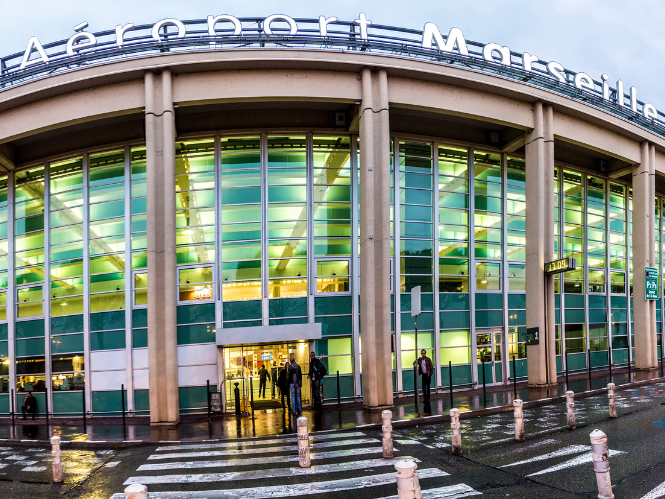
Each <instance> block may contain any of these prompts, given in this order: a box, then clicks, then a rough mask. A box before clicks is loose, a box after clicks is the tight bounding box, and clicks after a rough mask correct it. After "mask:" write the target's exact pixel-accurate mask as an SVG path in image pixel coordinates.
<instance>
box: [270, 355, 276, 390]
mask: <svg viewBox="0 0 665 499" xmlns="http://www.w3.org/2000/svg"><path fill="white" fill-rule="evenodd" d="M270 381H272V398H275V385H276V384H277V363H276V362H275V361H274V360H273V361H272V367H271V368H270Z"/></svg>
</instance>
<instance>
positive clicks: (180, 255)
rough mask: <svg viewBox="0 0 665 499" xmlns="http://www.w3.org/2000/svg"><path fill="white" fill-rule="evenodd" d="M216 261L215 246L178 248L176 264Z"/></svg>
mask: <svg viewBox="0 0 665 499" xmlns="http://www.w3.org/2000/svg"><path fill="white" fill-rule="evenodd" d="M214 261H215V245H214V244H197V245H195V246H178V247H177V248H176V263H177V264H178V265H180V264H192V263H210V262H214Z"/></svg>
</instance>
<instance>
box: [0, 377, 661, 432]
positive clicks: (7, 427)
mask: <svg viewBox="0 0 665 499" xmlns="http://www.w3.org/2000/svg"><path fill="white" fill-rule="evenodd" d="M656 375H657V374H656ZM613 381H614V383H615V384H617V385H620V384H623V383H627V382H628V375H627V374H626V373H623V374H615V375H614V377H613ZM608 382H609V379H608V377H607V376H600V377H596V378H593V379H592V380H591V381H589V380H588V379H576V380H572V379H571V381H570V383H569V385H568V388H569V389H570V390H573V391H574V392H576V393H578V392H583V391H587V390H589V389H600V388H604V387H606V386H607V383H608ZM566 388H567V387H566V384H565V382H561V383H559V384H558V386H556V387H550V388H527V387H526V386H524V385H522V386H520V387H518V390H517V393H518V397H520V398H521V399H522V400H524V401H529V400H538V399H544V398H550V397H556V396H562V395H563V394H564V393H565V392H566ZM652 392H653V394H655V395H653V394H652ZM617 395H618V396H617V410H620V409H622V408H626V407H632V405H634V404H641V403H643V401H648V399H651V398H653V397H654V396H662V395H663V386H661V385H643V386H640V387H635V388H632V389H628V390H623V391H618V392H617ZM601 398H602V397H601ZM588 400H589V401H593V400H596V398H592V399H588ZM512 402H513V387H512V386H510V385H506V386H501V387H495V388H493V389H491V391H488V393H487V395H486V396H485V397H484V398H483V394H482V391H480V390H474V391H470V392H456V393H455V394H454V403H455V407H456V408H458V409H459V410H460V411H462V412H464V411H472V410H479V409H483V408H490V407H497V406H504V407H505V406H508V407H510V406H512ZM588 403H589V404H592V402H588ZM577 404H578V405H580V408H581V409H580V412H579V413H578V416H577V417H578V424H584V423H585V418H586V414H585V412H584V411H585V410H586V409H583V408H582V407H583V406H585V404H587V403H586V402H583V400H579V401H578V402H577ZM626 404H627V405H626ZM395 405H396V406H395V409H394V411H393V421H400V420H409V419H413V418H416V417H417V413H416V410H415V406H414V403H413V402H412V401H409V399H400V398H396V399H395ZM601 405H602V404H601ZM421 407H422V404H421ZM450 408H451V407H450V399H449V396H448V394H447V392H445V391H443V392H441V393H438V394H433V396H432V401H431V410H432V414H433V415H447V414H448V413H449V411H450ZM511 414H512V413H511ZM530 414H534V412H533V410H531V409H529V410H525V423H526V424H527V425H529V424H531V425H532V426H533V428H534V431H548V429H550V428H552V427H554V426H552V425H555V426H556V425H559V423H560V422H559V418H563V424H564V425H565V411H563V412H562V411H561V409H560V407H558V405H553V406H545V407H541V408H539V409H538V414H540V415H541V416H539V419H536V420H531V419H529V418H530V417H532V416H530ZM427 415H428V414H422V416H427ZM302 416H304V417H306V418H307V419H308V420H309V429H310V431H324V430H331V429H343V428H353V427H356V426H362V425H366V424H381V413H380V412H366V411H364V410H363V408H362V405H361V404H353V405H352V406H349V405H346V406H344V405H343V406H342V410H341V412H338V411H337V408H336V407H335V406H334V405H333V406H326V408H325V410H324V411H310V410H305V411H303V413H302ZM506 417H507V416H506V415H505V414H496V415H493V416H489V417H488V418H486V421H487V422H488V423H487V425H486V426H485V429H487V430H498V429H499V427H501V428H503V430H505V431H504V434H505V435H508V434H509V433H510V431H509V426H507V425H511V424H512V421H504V419H505V418H506ZM131 419H132V418H128V421H131ZM508 419H510V418H508ZM88 421H90V422H91V424H88V425H86V426H85V427H84V426H77V425H51V426H49V427H47V426H46V425H45V424H44V422H41V423H40V424H32V422H31V424H26V425H23V424H19V423H20V422H21V421H20V420H17V421H16V425H15V426H11V423H9V422H8V421H7V419H4V420H2V422H0V439H12V440H48V439H49V438H50V437H51V436H53V435H58V436H60V437H61V438H62V440H63V441H81V442H82V441H136V440H140V441H176V440H183V441H196V440H207V439H227V438H245V437H263V436H271V435H279V434H286V433H294V432H295V429H296V424H295V417H294V416H293V415H292V414H290V413H288V412H287V413H285V412H284V410H282V409H269V410H263V411H256V412H255V415H254V417H252V416H240V417H237V416H235V415H225V416H214V417H213V419H212V421H211V423H208V422H207V421H206V420H204V421H193V422H192V421H191V420H190V421H188V420H187V419H185V420H184V421H183V422H181V424H180V425H179V426H177V427H150V426H149V425H148V424H127V425H126V426H124V427H123V425H122V424H114V423H111V424H109V422H108V418H106V420H105V421H104V423H103V424H100V423H95V419H94V418H91V419H89V420H88ZM555 421H556V424H555ZM473 424H474V423H473V420H463V423H462V431H470V430H469V429H470V428H473ZM444 426H445V425H444ZM511 431H512V430H511ZM474 434H475V435H476V436H475V437H474V438H478V439H482V438H483V437H482V436H481V434H480V433H477V432H475V431H474ZM491 438H492V437H489V436H488V437H487V439H491Z"/></svg>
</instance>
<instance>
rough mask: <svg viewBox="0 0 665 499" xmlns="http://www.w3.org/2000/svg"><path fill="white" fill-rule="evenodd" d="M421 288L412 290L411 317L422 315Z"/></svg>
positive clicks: (417, 287)
mask: <svg viewBox="0 0 665 499" xmlns="http://www.w3.org/2000/svg"><path fill="white" fill-rule="evenodd" d="M420 290H421V288H420V286H416V287H415V288H413V289H411V315H412V316H413V317H415V316H416V315H420Z"/></svg>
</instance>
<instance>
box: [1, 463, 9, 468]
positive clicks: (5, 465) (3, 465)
mask: <svg viewBox="0 0 665 499" xmlns="http://www.w3.org/2000/svg"><path fill="white" fill-rule="evenodd" d="M7 466H9V464H7V463H0V470H1V469H2V468H6V467H7Z"/></svg>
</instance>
